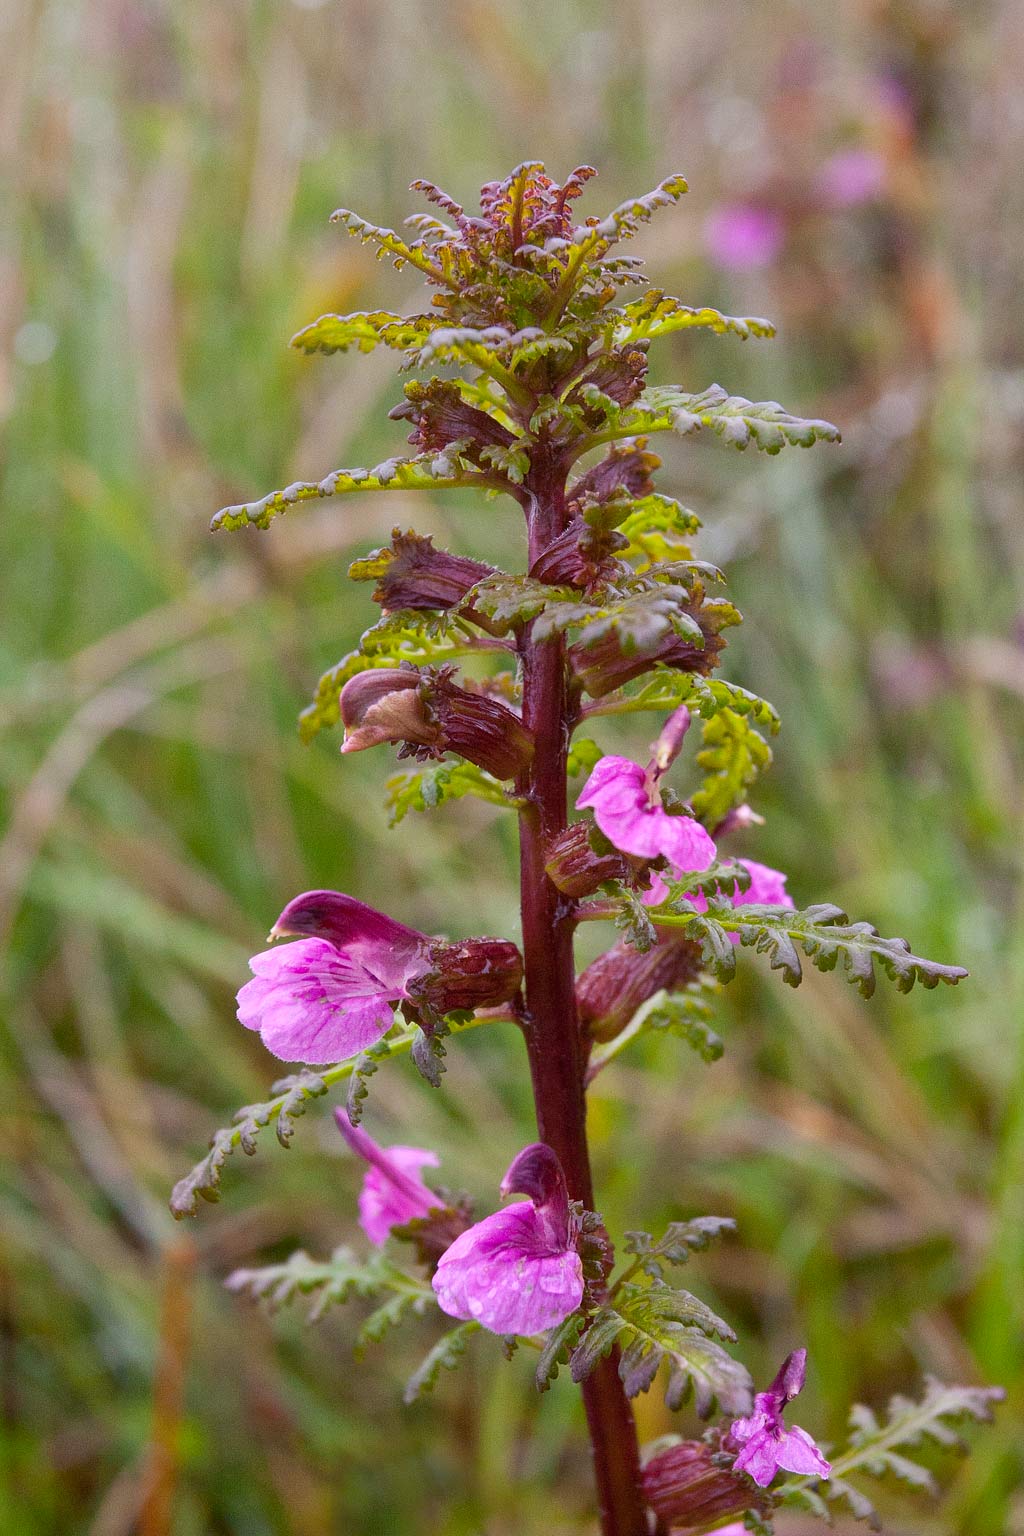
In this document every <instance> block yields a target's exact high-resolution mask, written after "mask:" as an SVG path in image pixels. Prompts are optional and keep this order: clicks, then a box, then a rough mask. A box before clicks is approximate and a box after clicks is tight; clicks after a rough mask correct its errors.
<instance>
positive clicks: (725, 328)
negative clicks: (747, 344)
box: [613, 288, 775, 346]
mask: <svg viewBox="0 0 1024 1536" xmlns="http://www.w3.org/2000/svg"><path fill="white" fill-rule="evenodd" d="M695 328H696V329H701V330H709V331H713V332H714V333H715V334H716V335H718V336H721V335H724V334H726V333H727V332H728V333H731V334H732V335H733V336H739V337H740V338H741V340H743V341H746V340H748V339H749V337H751V336H758V337H765V336H767V337H771V336H774V335H775V327H774V325H772V323H771V321H770V320H762V319H759V318H758V317H757V316H756V315H752V316H748V317H747V318H745V319H738V318H736V317H734V316H732V315H723V314H720V313H719V311H718V310H717V309H709V308H707V307H706V306H704V307H702V308H699V309H691V308H690V306H689V305H688V304H683V303H682V302H681V301H680V300H679V299H674V298H672V297H671V296H670V295H669V294H666V293H663V292H662V290H661V289H660V288H650V289H648V291H647V292H646V293H645V294H644V295H643V297H642V298H640V299H634V300H633V301H632V302H631V303H629V304H624V305H623V306H622V309H621V310H620V311H619V320H618V323H617V325H616V328H615V332H614V336H613V340H614V342H615V345H616V346H627V345H628V344H629V343H631V342H635V341H653V340H655V339H656V338H657V337H659V336H669V335H671V334H672V332H673V331H685V330H692V329H695Z"/></svg>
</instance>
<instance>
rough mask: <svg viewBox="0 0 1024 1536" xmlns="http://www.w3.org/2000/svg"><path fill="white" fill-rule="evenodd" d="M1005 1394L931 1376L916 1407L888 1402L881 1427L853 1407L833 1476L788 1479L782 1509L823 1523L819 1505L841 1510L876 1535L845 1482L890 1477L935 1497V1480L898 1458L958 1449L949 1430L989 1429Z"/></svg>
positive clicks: (872, 1514) (862, 1499)
mask: <svg viewBox="0 0 1024 1536" xmlns="http://www.w3.org/2000/svg"><path fill="white" fill-rule="evenodd" d="M1003 1396H1004V1393H1003V1391H1002V1389H1001V1388H999V1387H955V1386H954V1387H947V1386H945V1385H944V1384H943V1383H942V1382H940V1381H937V1380H936V1379H935V1378H934V1377H933V1376H928V1377H926V1378H925V1389H924V1393H923V1395H922V1397H921V1400H920V1402H914V1401H913V1400H912V1399H910V1398H907V1397H903V1396H897V1397H893V1398H891V1399H890V1402H889V1406H888V1410H887V1413H886V1417H885V1420H884V1422H880V1421H879V1419H878V1418H877V1417H876V1415H875V1414H874V1413H873V1412H872V1411H871V1409H870V1408H865V1407H864V1406H863V1405H862V1404H860V1403H858V1404H856V1405H855V1406H854V1407H853V1408H852V1409H851V1411H850V1429H851V1433H850V1440H849V1446H848V1448H847V1449H846V1450H844V1451H842V1452H840V1453H839V1454H838V1455H836V1454H833V1455H832V1457H831V1462H832V1475H831V1477H830V1478H829V1479H828V1481H827V1482H822V1481H820V1480H818V1479H815V1478H803V1477H797V1478H787V1479H786V1481H785V1482H784V1483H783V1484H782V1485H781V1486H780V1487H779V1488H778V1490H777V1493H778V1496H779V1498H780V1499H781V1500H782V1501H783V1502H785V1503H786V1504H802V1505H804V1506H805V1507H809V1508H811V1509H813V1511H814V1513H816V1514H820V1515H822V1517H823V1518H825V1519H828V1517H829V1511H828V1509H827V1507H820V1508H819V1505H822V1501H824V1500H827V1501H828V1502H829V1503H840V1504H845V1505H846V1506H847V1508H848V1509H849V1511H850V1513H851V1514H852V1515H853V1516H854V1518H855V1519H857V1520H865V1521H867V1523H868V1524H869V1525H870V1526H872V1528H873V1529H875V1530H880V1529H881V1523H880V1521H879V1519H878V1515H877V1512H876V1511H875V1509H874V1507H873V1505H872V1503H871V1500H870V1499H869V1498H868V1497H867V1495H866V1494H865V1493H864V1492H863V1491H862V1490H861V1489H860V1488H858V1487H857V1486H856V1485H855V1484H852V1483H850V1482H849V1480H848V1479H849V1476H850V1474H851V1473H853V1472H858V1473H867V1474H868V1475H869V1476H871V1477H875V1478H882V1477H885V1476H887V1475H888V1476H892V1477H895V1478H897V1479H898V1480H899V1481H901V1482H903V1483H907V1484H909V1486H911V1487H912V1488H917V1489H920V1490H922V1491H924V1492H929V1493H930V1492H934V1491H935V1480H934V1478H933V1476H932V1473H931V1472H930V1471H929V1469H928V1468H927V1467H923V1466H921V1465H920V1463H919V1462H917V1461H915V1460H913V1458H911V1457H910V1456H907V1455H904V1454H902V1452H905V1451H906V1450H907V1449H908V1448H911V1449H913V1448H915V1447H918V1446H920V1445H922V1444H923V1443H924V1442H925V1441H927V1440H931V1441H934V1442H935V1443H936V1444H938V1445H941V1446H943V1447H946V1448H953V1449H957V1450H961V1449H963V1446H962V1444H961V1441H960V1438H959V1436H958V1434H957V1433H956V1431H955V1430H954V1429H953V1428H952V1427H951V1426H952V1425H953V1424H955V1423H957V1422H958V1421H962V1420H964V1419H974V1420H976V1421H978V1422H981V1423H988V1422H989V1421H990V1420H991V1418H992V1409H993V1407H994V1405H995V1404H996V1403H998V1402H1001V1401H1002V1399H1003Z"/></svg>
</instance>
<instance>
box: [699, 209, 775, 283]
mask: <svg viewBox="0 0 1024 1536" xmlns="http://www.w3.org/2000/svg"><path fill="white" fill-rule="evenodd" d="M784 239H785V228H784V226H783V223H782V219H781V218H780V217H779V215H778V214H777V213H776V212H775V211H774V210H773V209H771V208H765V207H764V206H763V205H762V204H760V203H722V204H721V205H720V206H719V207H717V208H714V209H712V211H711V213H710V214H709V215H708V217H707V220H706V222H705V224H704V243H705V245H706V246H707V249H708V251H709V253H710V255H711V256H712V257H713V258H714V259H715V261H717V262H718V264H719V266H722V267H729V268H731V269H732V270H734V271H744V270H746V269H747V268H749V267H767V266H770V265H771V263H772V262H773V261H774V260H775V258H776V256H777V255H778V254H779V252H780V251H781V249H782V242H783V240H784Z"/></svg>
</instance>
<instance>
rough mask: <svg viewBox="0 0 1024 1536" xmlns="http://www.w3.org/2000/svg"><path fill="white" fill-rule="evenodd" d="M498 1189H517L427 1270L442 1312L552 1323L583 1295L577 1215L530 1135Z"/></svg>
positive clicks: (503, 1323)
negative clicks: (514, 1197)
mask: <svg viewBox="0 0 1024 1536" xmlns="http://www.w3.org/2000/svg"><path fill="white" fill-rule="evenodd" d="M501 1192H502V1194H503V1195H510V1194H523V1195H527V1196H529V1198H528V1199H527V1200H521V1201H517V1202H516V1203H515V1204H514V1205H510V1206H507V1207H506V1208H505V1209H504V1210H501V1211H495V1212H494V1214H493V1215H492V1216H486V1217H485V1218H484V1220H483V1221H478V1222H477V1223H476V1225H475V1226H472V1227H470V1228H469V1229H468V1231H466V1232H463V1233H462V1235H461V1237H457V1238H456V1239H455V1241H454V1243H453V1244H452V1245H451V1247H450V1248H449V1249H448V1250H447V1252H446V1253H444V1254H443V1255H442V1256H441V1259H440V1261H439V1263H438V1266H437V1272H436V1273H435V1275H434V1278H433V1282H432V1283H433V1287H434V1291H435V1292H436V1294H437V1300H438V1304H439V1305H440V1307H441V1310H442V1311H443V1312H447V1313H448V1315H449V1316H450V1317H460V1318H465V1319H466V1320H467V1321H472V1322H477V1323H480V1325H481V1326H482V1327H484V1328H487V1329H489V1330H490V1332H491V1333H501V1334H534V1333H540V1332H542V1331H543V1330H544V1329H545V1328H553V1327H555V1326H556V1325H557V1324H558V1323H560V1322H562V1321H563V1319H565V1318H566V1317H568V1316H569V1314H570V1312H574V1311H575V1310H576V1308H577V1307H578V1306H579V1304H580V1302H581V1300H582V1299H583V1265H582V1261H581V1259H580V1256H579V1254H578V1253H577V1251H576V1237H577V1231H576V1227H577V1223H576V1222H575V1221H574V1220H573V1219H572V1217H571V1215H570V1211H569V1196H568V1192H567V1190H566V1185H565V1176H564V1174H563V1173H562V1167H561V1164H560V1163H559V1161H558V1158H557V1157H556V1156H555V1154H554V1152H553V1151H552V1150H551V1148H550V1147H548V1146H545V1145H544V1144H543V1143H542V1142H535V1143H534V1144H533V1145H532V1146H529V1147H525V1148H524V1149H523V1151H522V1152H520V1153H519V1156H518V1157H516V1158H515V1159H514V1160H513V1162H512V1165H511V1167H510V1168H509V1170H508V1172H507V1173H506V1175H505V1177H504V1179H503V1180H502V1184H501Z"/></svg>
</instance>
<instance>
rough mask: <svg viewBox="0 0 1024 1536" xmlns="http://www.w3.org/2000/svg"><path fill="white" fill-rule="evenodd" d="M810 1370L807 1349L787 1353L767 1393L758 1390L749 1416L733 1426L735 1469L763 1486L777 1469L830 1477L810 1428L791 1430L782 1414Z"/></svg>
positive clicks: (728, 1442) (730, 1444)
mask: <svg viewBox="0 0 1024 1536" xmlns="http://www.w3.org/2000/svg"><path fill="white" fill-rule="evenodd" d="M806 1373H807V1351H806V1349H795V1350H794V1351H793V1353H792V1354H791V1355H787V1356H786V1359H785V1360H784V1361H783V1363H782V1366H781V1369H780V1370H779V1373H778V1375H777V1376H776V1378H775V1380H774V1381H773V1382H772V1384H771V1386H770V1387H769V1388H768V1390H767V1392H758V1394H757V1396H756V1397H755V1398H754V1411H753V1413H752V1414H751V1415H750V1417H749V1418H745V1419H736V1420H734V1422H733V1423H732V1424H731V1425H730V1426H729V1434H728V1437H727V1440H726V1442H725V1443H726V1446H727V1448H728V1449H735V1450H738V1452H739V1454H738V1455H737V1457H736V1460H735V1462H734V1463H733V1470H734V1471H735V1472H746V1473H747V1475H748V1476H749V1477H752V1478H753V1479H754V1482H755V1483H757V1484H758V1486H759V1487H761V1488H767V1487H768V1484H769V1483H770V1482H771V1480H772V1478H773V1477H774V1476H775V1474H776V1472H777V1471H778V1470H779V1469H780V1468H782V1470H783V1471H785V1472H797V1473H800V1474H802V1475H805V1476H808V1477H821V1478H827V1477H828V1476H829V1474H830V1473H831V1471H832V1468H831V1467H830V1466H829V1464H828V1462H827V1461H826V1460H825V1458H824V1456H823V1455H822V1454H821V1452H820V1451H819V1450H818V1447H817V1446H816V1445H815V1443H814V1441H813V1440H812V1439H811V1437H810V1435H809V1434H808V1433H807V1431H806V1430H804V1429H800V1428H798V1427H797V1426H796V1425H794V1426H793V1428H792V1429H787V1428H786V1426H785V1423H784V1422H783V1418H782V1414H783V1410H784V1409H785V1407H786V1404H787V1403H790V1402H792V1400H793V1398H794V1397H796V1396H797V1394H798V1393H799V1392H800V1391H801V1389H802V1387H803V1384H804V1377H805V1375H806Z"/></svg>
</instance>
